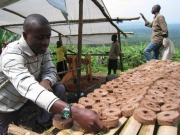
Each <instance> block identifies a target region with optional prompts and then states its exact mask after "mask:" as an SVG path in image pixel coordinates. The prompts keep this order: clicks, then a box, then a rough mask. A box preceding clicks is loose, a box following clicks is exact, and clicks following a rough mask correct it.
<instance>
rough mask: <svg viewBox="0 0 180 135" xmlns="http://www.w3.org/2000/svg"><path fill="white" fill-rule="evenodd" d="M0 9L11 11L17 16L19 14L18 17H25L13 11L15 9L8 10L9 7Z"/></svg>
mask: <svg viewBox="0 0 180 135" xmlns="http://www.w3.org/2000/svg"><path fill="white" fill-rule="evenodd" d="M2 10H4V11H7V12H10V13H12V14H15V15H17V16H19V17H22V18H26V17H25V16H23V15H21V14H19V13H17V12H15V11H13V10H10V9H7V8H2Z"/></svg>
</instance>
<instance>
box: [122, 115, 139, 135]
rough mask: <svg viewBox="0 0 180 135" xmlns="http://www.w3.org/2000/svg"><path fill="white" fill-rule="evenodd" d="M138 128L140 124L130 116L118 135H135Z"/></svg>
mask: <svg viewBox="0 0 180 135" xmlns="http://www.w3.org/2000/svg"><path fill="white" fill-rule="evenodd" d="M140 127H141V123H139V122H138V121H137V120H135V119H134V118H133V116H131V117H130V118H129V120H128V121H127V123H126V125H125V126H124V128H123V129H122V131H121V132H120V133H119V135H136V134H137V133H138V131H139V129H140Z"/></svg>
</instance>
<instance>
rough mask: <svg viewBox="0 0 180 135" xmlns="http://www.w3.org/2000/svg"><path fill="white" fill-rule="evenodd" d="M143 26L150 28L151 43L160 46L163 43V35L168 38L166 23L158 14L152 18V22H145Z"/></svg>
mask: <svg viewBox="0 0 180 135" xmlns="http://www.w3.org/2000/svg"><path fill="white" fill-rule="evenodd" d="M145 26H147V27H151V28H152V37H151V42H153V43H158V44H162V41H163V38H164V37H163V35H167V36H168V28H167V23H166V20H165V18H164V16H163V15H161V14H160V13H157V14H156V15H155V16H154V20H153V22H149V21H147V22H146V23H145Z"/></svg>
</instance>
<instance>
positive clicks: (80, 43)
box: [0, 0, 139, 98]
mask: <svg viewBox="0 0 180 135" xmlns="http://www.w3.org/2000/svg"><path fill="white" fill-rule="evenodd" d="M92 2H93V3H94V4H95V5H96V6H97V7H98V8H99V9H100V11H101V12H102V14H103V15H104V16H105V18H106V19H105V18H99V19H83V0H79V20H70V21H69V22H72V23H78V25H79V26H78V56H77V57H78V59H79V61H78V62H77V69H78V70H77V95H78V96H77V97H78V98H79V97H80V92H81V90H80V82H81V60H80V59H81V55H82V35H83V33H82V28H83V24H84V23H96V22H109V23H110V24H112V25H113V26H114V27H115V28H116V29H117V34H118V41H119V44H120V69H121V70H122V71H123V61H122V60H123V59H122V52H121V39H120V37H121V36H120V34H122V35H124V36H125V37H127V35H126V34H132V33H131V32H129V33H125V32H123V31H121V30H120V29H119V28H118V26H116V25H115V24H114V23H113V21H119V22H122V21H131V20H138V19H139V17H134V18H116V19H112V18H110V17H109V16H108V15H107V14H106V12H105V10H104V7H102V5H101V4H100V3H99V2H98V1H97V0H92ZM3 10H5V11H7V12H10V13H12V14H15V15H17V16H19V17H22V18H26V17H25V16H23V15H21V14H19V13H17V12H15V11H12V10H10V9H7V8H3ZM57 23H61V24H63V23H64V24H65V23H66V21H53V22H50V24H57ZM22 25H23V24H11V25H2V26H0V27H1V28H4V29H6V28H5V27H8V26H22ZM52 31H54V32H56V33H58V35H59V40H61V36H65V37H68V36H73V35H62V34H61V33H59V32H58V31H56V30H55V29H52ZM97 34H98V33H96V35H97ZM99 34H106V33H99ZM107 34H110V33H107ZM111 34H112V33H111ZM76 36H77V35H76Z"/></svg>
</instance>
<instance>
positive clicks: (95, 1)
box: [92, 0, 127, 37]
mask: <svg viewBox="0 0 180 135" xmlns="http://www.w3.org/2000/svg"><path fill="white" fill-rule="evenodd" d="M92 1H93V2H94V4H95V5H96V6H97V7H98V8H99V9H100V10H101V12H102V14H103V15H104V16H105V17H106V18H107V20H108V21H109V22H110V23H111V24H112V25H113V26H114V27H115V28H116V29H117V30H118V31H120V32H121V33H122V34H123V35H124V36H125V37H127V35H126V34H125V33H124V32H123V31H121V30H120V29H119V28H118V26H116V24H114V23H113V21H112V19H111V18H110V17H109V16H108V15H107V14H106V12H105V11H104V7H102V6H101V4H100V3H99V2H98V1H97V0H92Z"/></svg>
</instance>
